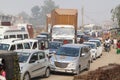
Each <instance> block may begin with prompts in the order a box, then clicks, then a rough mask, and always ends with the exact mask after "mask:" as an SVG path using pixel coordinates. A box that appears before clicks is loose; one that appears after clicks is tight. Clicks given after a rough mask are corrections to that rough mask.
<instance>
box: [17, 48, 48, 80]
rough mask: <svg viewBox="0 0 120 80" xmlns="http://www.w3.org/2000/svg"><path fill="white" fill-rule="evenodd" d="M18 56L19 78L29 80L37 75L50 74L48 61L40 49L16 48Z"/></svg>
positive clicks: (46, 75)
mask: <svg viewBox="0 0 120 80" xmlns="http://www.w3.org/2000/svg"><path fill="white" fill-rule="evenodd" d="M15 52H17V54H18V56H19V65H20V71H21V80H30V79H31V78H33V77H37V76H45V77H49V76H50V62H49V59H48V56H47V55H46V53H45V52H44V51H42V50H31V49H28V50H25V49H24V50H16V51H15Z"/></svg>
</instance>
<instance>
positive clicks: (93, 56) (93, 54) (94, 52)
mask: <svg viewBox="0 0 120 80" xmlns="http://www.w3.org/2000/svg"><path fill="white" fill-rule="evenodd" d="M83 44H85V45H89V46H90V48H91V49H90V53H91V62H92V61H93V60H94V59H96V57H97V53H98V52H97V45H96V43H94V42H83Z"/></svg>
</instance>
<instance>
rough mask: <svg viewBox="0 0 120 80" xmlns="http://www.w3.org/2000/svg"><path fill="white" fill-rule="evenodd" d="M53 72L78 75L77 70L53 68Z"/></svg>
mask: <svg viewBox="0 0 120 80" xmlns="http://www.w3.org/2000/svg"><path fill="white" fill-rule="evenodd" d="M51 71H55V72H65V73H74V74H76V73H77V71H76V70H75V69H67V68H58V67H56V68H51Z"/></svg>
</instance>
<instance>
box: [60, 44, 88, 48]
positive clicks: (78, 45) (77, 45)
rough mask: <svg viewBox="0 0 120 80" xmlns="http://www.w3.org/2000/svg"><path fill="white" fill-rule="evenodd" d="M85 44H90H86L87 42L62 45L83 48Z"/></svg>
mask: <svg viewBox="0 0 120 80" xmlns="http://www.w3.org/2000/svg"><path fill="white" fill-rule="evenodd" d="M83 46H88V45H85V44H64V45H63V46H62V47H71V48H81V47H83Z"/></svg>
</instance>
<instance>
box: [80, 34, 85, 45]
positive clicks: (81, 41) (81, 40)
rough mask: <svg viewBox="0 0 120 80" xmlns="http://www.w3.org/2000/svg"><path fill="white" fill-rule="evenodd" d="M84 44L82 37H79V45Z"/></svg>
mask: <svg viewBox="0 0 120 80" xmlns="http://www.w3.org/2000/svg"><path fill="white" fill-rule="evenodd" d="M83 42H84V39H83V37H82V36H81V38H80V41H79V43H80V44H82V43H83Z"/></svg>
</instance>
